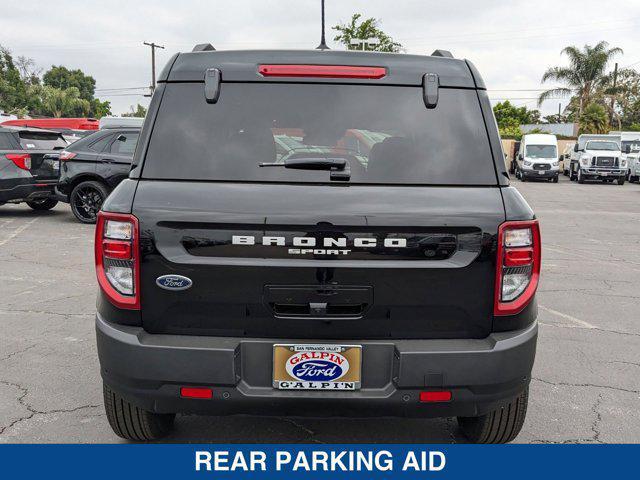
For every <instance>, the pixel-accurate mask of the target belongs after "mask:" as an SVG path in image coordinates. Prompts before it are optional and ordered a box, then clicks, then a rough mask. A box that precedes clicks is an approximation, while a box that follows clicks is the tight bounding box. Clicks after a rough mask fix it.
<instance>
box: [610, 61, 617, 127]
mask: <svg viewBox="0 0 640 480" xmlns="http://www.w3.org/2000/svg"><path fill="white" fill-rule="evenodd" d="M617 84H618V62H616V64H615V65H614V67H613V95H612V96H611V120H610V122H609V124H613V115H614V110H613V109H614V108H615V106H616V96H615V95H616V85H617Z"/></svg>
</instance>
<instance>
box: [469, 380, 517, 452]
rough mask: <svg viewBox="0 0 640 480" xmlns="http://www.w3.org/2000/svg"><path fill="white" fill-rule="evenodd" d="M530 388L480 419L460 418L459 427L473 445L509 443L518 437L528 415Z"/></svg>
mask: <svg viewBox="0 0 640 480" xmlns="http://www.w3.org/2000/svg"><path fill="white" fill-rule="evenodd" d="M528 403H529V387H527V388H526V389H525V391H524V392H522V393H521V394H520V395H519V396H518V397H517V398H515V399H514V400H512V401H511V402H509V403H508V404H507V405H505V406H504V407H502V408H498V409H497V410H494V411H492V412H489V413H487V414H486V415H481V416H479V417H458V425H460V428H462V431H463V433H464V434H465V436H466V437H467V438H468V439H469V440H470V441H471V442H473V443H508V442H511V441H512V440H513V439H514V438H516V437H517V436H518V434H519V433H520V430H522V425H524V419H525V416H526V415H527V404H528Z"/></svg>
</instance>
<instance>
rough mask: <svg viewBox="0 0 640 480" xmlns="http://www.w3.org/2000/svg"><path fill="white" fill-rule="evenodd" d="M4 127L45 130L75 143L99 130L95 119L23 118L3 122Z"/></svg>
mask: <svg viewBox="0 0 640 480" xmlns="http://www.w3.org/2000/svg"><path fill="white" fill-rule="evenodd" d="M1 125H4V126H16V127H34V128H45V129H47V130H52V131H54V132H60V133H61V134H62V136H63V137H64V139H65V140H66V141H67V142H69V143H73V142H75V141H76V140H79V139H80V138H82V137H85V136H87V135H89V134H90V133H92V132H94V131H96V130H98V126H99V123H98V120H96V119H95V118H21V119H13V120H7V121H4V122H2V124H1Z"/></svg>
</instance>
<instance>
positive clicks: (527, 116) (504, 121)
mask: <svg viewBox="0 0 640 480" xmlns="http://www.w3.org/2000/svg"><path fill="white" fill-rule="evenodd" d="M493 114H494V115H495V116H496V122H498V127H501V128H504V127H513V126H516V127H519V126H520V125H523V124H526V123H538V122H539V121H540V111H539V110H529V109H528V108H527V107H526V106H522V107H516V106H515V105H513V104H512V103H511V102H510V101H509V100H505V101H504V102H500V103H496V104H495V106H494V107H493Z"/></svg>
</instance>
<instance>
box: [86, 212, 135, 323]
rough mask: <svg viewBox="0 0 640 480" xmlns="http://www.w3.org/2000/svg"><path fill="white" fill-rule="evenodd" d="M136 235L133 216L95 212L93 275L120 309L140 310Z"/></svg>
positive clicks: (110, 299)
mask: <svg viewBox="0 0 640 480" xmlns="http://www.w3.org/2000/svg"><path fill="white" fill-rule="evenodd" d="M139 235H140V234H139V230H138V219H137V218H136V217H134V216H133V215H128V214H122V213H109V212H99V213H98V221H97V224H96V239H95V254H96V275H97V277H98V284H99V285H100V288H101V289H102V291H103V292H104V294H105V295H106V296H107V298H108V299H109V301H110V302H111V303H113V304H114V305H115V306H116V307H119V308H125V309H129V310H139V309H140V251H139V242H140V238H139Z"/></svg>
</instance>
